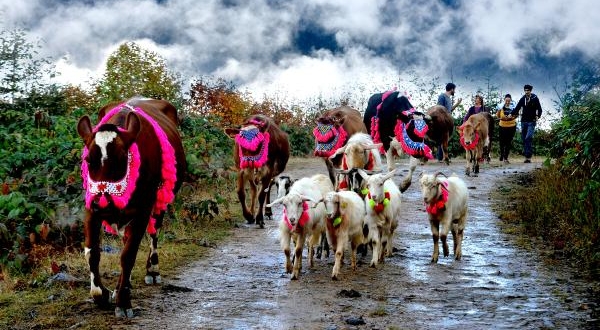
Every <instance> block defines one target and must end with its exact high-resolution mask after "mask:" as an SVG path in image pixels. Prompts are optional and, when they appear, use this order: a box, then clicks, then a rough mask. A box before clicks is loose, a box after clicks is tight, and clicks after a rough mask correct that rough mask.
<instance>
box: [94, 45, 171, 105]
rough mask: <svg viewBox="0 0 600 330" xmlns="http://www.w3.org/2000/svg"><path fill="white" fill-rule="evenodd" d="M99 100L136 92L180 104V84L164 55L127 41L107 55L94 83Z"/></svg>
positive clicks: (125, 96) (128, 95) (103, 100)
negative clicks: (102, 73) (99, 77)
mask: <svg viewBox="0 0 600 330" xmlns="http://www.w3.org/2000/svg"><path fill="white" fill-rule="evenodd" d="M96 92H97V94H98V96H99V97H100V103H101V104H102V103H104V104H105V103H108V102H111V101H118V100H122V99H126V98H129V97H133V96H136V95H140V96H144V97H151V98H156V99H164V100H167V101H170V102H171V103H173V104H175V105H176V106H177V105H180V104H181V84H180V78H179V76H178V75H177V74H175V73H172V72H170V71H169V70H168V68H167V66H166V63H165V61H164V59H162V58H161V57H160V56H159V55H158V54H156V53H154V52H151V51H148V50H145V49H143V48H141V47H140V46H138V45H137V44H136V43H134V42H127V43H124V44H122V45H121V46H119V48H118V49H117V50H116V51H115V52H114V53H113V54H112V55H111V56H110V57H109V58H108V60H107V62H106V72H105V73H104V76H103V78H102V79H101V80H100V81H99V82H98V84H97V86H96Z"/></svg>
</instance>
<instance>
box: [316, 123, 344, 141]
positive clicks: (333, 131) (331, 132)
mask: <svg viewBox="0 0 600 330" xmlns="http://www.w3.org/2000/svg"><path fill="white" fill-rule="evenodd" d="M312 133H313V136H314V137H315V139H316V140H317V141H318V142H323V143H326V142H328V141H329V140H331V139H332V138H333V137H335V136H336V135H338V130H337V129H336V128H335V126H331V129H330V130H328V131H327V133H325V134H321V131H320V130H319V126H317V127H315V128H314V129H313V132H312Z"/></svg>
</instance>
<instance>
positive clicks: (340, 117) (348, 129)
mask: <svg viewBox="0 0 600 330" xmlns="http://www.w3.org/2000/svg"><path fill="white" fill-rule="evenodd" d="M316 121H317V127H315V129H314V130H313V135H314V137H315V156H317V157H323V160H324V161H325V165H326V166H327V172H328V174H329V179H330V180H331V183H332V184H334V185H335V184H336V173H335V169H336V168H340V167H341V165H342V156H341V155H337V156H336V157H333V158H332V159H330V158H329V157H330V156H332V155H333V154H334V153H335V152H336V150H338V149H339V148H341V147H342V146H344V145H345V144H346V143H347V142H348V139H349V138H350V137H351V136H352V135H354V134H355V133H367V128H366V127H365V125H364V124H363V121H362V117H361V115H360V112H359V111H358V110H356V109H353V108H351V107H348V106H340V107H337V108H333V109H329V110H327V111H325V112H324V113H323V114H321V116H319V118H317V120H316Z"/></svg>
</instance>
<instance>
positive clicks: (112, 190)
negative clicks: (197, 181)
mask: <svg viewBox="0 0 600 330" xmlns="http://www.w3.org/2000/svg"><path fill="white" fill-rule="evenodd" d="M124 107H125V108H128V109H130V110H131V111H134V112H136V113H137V114H138V115H140V116H142V117H144V118H145V119H146V120H147V121H148V122H149V123H150V124H151V125H152V127H153V128H154V132H155V134H156V136H157V138H158V140H159V143H160V147H161V150H162V153H161V158H162V159H161V160H162V165H163V166H162V169H161V178H162V182H161V185H160V187H159V189H158V190H157V192H156V202H155V203H154V207H153V215H158V214H160V213H161V212H163V211H165V210H166V209H167V204H169V203H171V202H172V201H173V199H174V198H175V194H174V192H173V191H174V189H175V183H176V182H177V169H176V167H175V164H176V160H175V149H173V146H171V143H169V139H168V137H167V135H166V133H165V132H164V130H163V129H162V128H161V127H160V125H159V124H158V123H157V122H156V120H154V118H152V117H151V116H149V115H148V114H146V113H145V112H144V111H143V110H142V109H141V108H139V107H138V108H134V107H132V106H131V105H129V104H126V103H125V104H120V105H118V106H116V107H115V108H113V109H112V110H110V111H109V112H108V113H107V114H106V115H105V116H104V117H103V118H102V119H101V120H100V122H99V123H98V124H97V125H96V126H95V127H94V130H93V131H94V132H97V131H98V128H99V127H100V126H102V125H104V124H106V123H107V122H108V120H109V119H110V118H112V117H113V116H114V115H115V114H117V113H118V112H119V111H121V109H122V108H124ZM119 131H124V129H123V128H120V127H119ZM88 153H89V150H88V149H87V147H84V148H83V153H82V159H83V161H82V162H81V176H82V178H83V188H84V189H85V190H86V192H85V207H86V208H87V209H90V208H91V203H92V200H93V198H94V196H97V195H98V194H101V196H100V200H99V204H98V206H99V207H100V208H105V207H107V206H108V201H107V199H106V195H110V196H111V198H112V200H113V203H114V205H115V207H116V208H118V209H119V210H122V209H124V208H125V207H126V206H127V204H128V203H129V199H130V198H131V195H132V194H133V192H134V191H135V187H136V182H137V179H138V177H139V168H140V164H141V159H140V153H139V149H138V146H137V144H136V143H135V142H134V143H132V145H131V147H130V148H129V150H128V152H127V171H126V173H125V176H124V177H123V178H122V179H121V180H119V181H117V182H109V181H94V180H93V179H92V178H91V177H90V174H89V169H88V164H87V162H86V161H85V157H87V155H88ZM102 223H103V225H104V228H105V230H106V231H107V232H109V233H111V234H117V232H116V231H115V230H114V229H113V228H112V227H111V226H110V225H109V224H108V222H107V221H106V220H105V221H103V222H102ZM155 223H156V219H155V218H154V217H153V216H151V217H150V222H149V223H148V228H147V231H148V233H149V234H155V233H156V228H155Z"/></svg>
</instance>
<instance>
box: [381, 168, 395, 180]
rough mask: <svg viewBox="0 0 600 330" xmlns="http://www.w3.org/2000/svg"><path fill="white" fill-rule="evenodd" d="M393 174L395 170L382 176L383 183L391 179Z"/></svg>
mask: <svg viewBox="0 0 600 330" xmlns="http://www.w3.org/2000/svg"><path fill="white" fill-rule="evenodd" d="M394 174H396V169H393V170H391V171H389V172H388V173H387V174H386V175H384V176H383V181H386V180H388V179H389V178H391V177H393V176H394Z"/></svg>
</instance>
